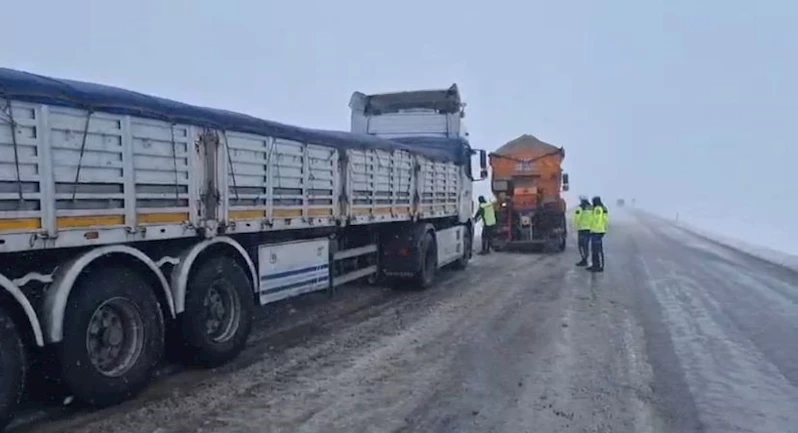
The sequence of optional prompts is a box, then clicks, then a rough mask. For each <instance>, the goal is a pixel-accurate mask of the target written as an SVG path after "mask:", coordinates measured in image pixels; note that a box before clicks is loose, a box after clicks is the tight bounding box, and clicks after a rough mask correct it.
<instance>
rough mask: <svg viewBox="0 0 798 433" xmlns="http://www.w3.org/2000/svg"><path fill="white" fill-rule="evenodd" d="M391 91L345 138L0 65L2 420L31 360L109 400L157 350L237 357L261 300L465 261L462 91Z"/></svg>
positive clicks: (355, 111)
mask: <svg viewBox="0 0 798 433" xmlns="http://www.w3.org/2000/svg"><path fill="white" fill-rule="evenodd" d="M441 94H445V95H446V97H447V101H448V102H447V105H446V107H447V109H446V110H432V111H430V110H429V109H427V107H429V106H434V105H435V104H437V101H436V100H435V98H437V97H438V96H439V95H441ZM402 95H404V96H405V98H404V100H403V103H402V104H399V105H400V106H401V107H400V108H396V107H393V108H390V109H386V110H383V111H381V110H374V109H372V108H373V107H374V106H375V104H376V101H378V100H382V99H385V98H378V97H372V98H370V97H367V96H365V95H363V94H362V93H359V92H356V93H355V95H353V99H352V100H353V101H356V100H361V102H363V104H361V105H362V106H357V105H356V104H355V105H352V107H353V108H352V127H351V128H350V129H351V130H350V131H346V132H344V131H325V130H317V129H310V128H303V127H297V126H291V125H286V124H282V123H277V122H272V121H268V120H263V119H259V118H256V117H253V116H249V115H245V114H239V113H234V112H231V111H226V110H220V109H213V108H204V107H198V106H193V105H189V104H184V103H180V102H177V101H173V100H168V99H164V98H159V97H154V96H149V95H145V94H142V93H137V92H133V91H129V90H124V89H120V88H116V87H110V86H105V85H101V84H95V83H87V82H79V81H73V80H66V79H58V78H52V77H45V76H40V75H36V74H32V73H28V72H23V71H18V70H12V69H0V108H2V110H0V329H2V331H1V332H0V424H5V423H6V422H8V421H9V419H10V418H11V416H12V415H13V413H14V410H15V409H16V408H17V406H18V404H19V402H20V399H21V397H22V395H23V390H24V387H25V384H26V381H27V378H29V377H30V376H38V375H43V374H44V372H43V371H39V369H38V368H36V369H31V367H30V366H31V365H32V364H31V362H30V361H31V359H33V358H39V357H44V356H45V355H46V356H47V357H48V358H49V357H50V356H52V357H53V359H55V363H54V367H53V370H54V371H53V372H54V373H55V374H56V376H57V377H59V380H60V383H61V384H62V385H63V386H64V387H65V388H66V390H67V391H68V392H69V393H70V395H72V396H74V397H75V398H77V399H79V400H81V401H83V402H85V403H88V404H90V405H93V406H97V407H103V406H109V405H114V404H117V403H119V402H121V401H123V400H126V399H128V398H130V397H131V396H133V395H135V394H136V393H137V392H139V391H140V390H142V389H143V388H144V387H146V385H147V383H148V382H149V380H150V378H151V376H152V374H153V370H154V368H155V367H156V366H157V365H158V364H159V363H160V362H161V360H162V358H163V354H164V349H165V347H167V346H168V347H175V346H178V347H180V348H181V352H184V357H185V360H186V361H187V362H192V363H196V364H200V365H203V366H217V365H221V364H223V363H225V362H228V361H229V360H231V359H233V358H234V357H235V356H237V355H238V354H239V353H240V351H241V350H242V349H243V347H244V345H245V343H246V341H247V337H248V335H249V333H250V330H251V327H252V324H253V311H254V309H255V308H256V307H257V306H262V305H265V304H269V303H273V302H277V301H280V300H284V299H286V298H291V297H294V296H298V295H302V294H305V293H309V292H314V291H322V290H328V291H331V292H332V290H333V288H335V287H337V286H340V285H342V284H345V283H348V282H351V281H354V280H359V279H365V278H371V279H376V278H377V277H379V278H383V279H388V280H391V282H393V283H395V285H399V286H403V287H406V288H417V289H423V288H428V287H430V286H431V285H433V284H434V282H435V278H436V274H437V273H438V271H439V269H441V268H443V267H445V266H451V267H456V268H464V267H465V266H466V265H467V263H468V261H469V259H470V258H471V247H470V245H471V242H472V233H473V230H472V229H473V221H472V206H473V205H472V200H471V191H472V185H471V183H472V182H473V181H475V180H480V179H484V178H485V176H486V173H487V171H486V170H487V169H486V167H485V160H486V157H485V152H484V151H481V150H479V151H477V150H473V149H472V148H471V147H470V145H469V143H468V141H467V139H466V138H465V137H463V136H460V135H457V136H455V135H452V134H450V131H451V130H452V128H455V129H458V130H459V129H460V128H461V122H460V119H462V117H463V116H464V104H462V103H461V102H460V97H459V92H458V91H457V89H456V86H455V87H454V89H453V91H452V89H447V90H443V91H421V92H403V93H402ZM387 99H388V100H390V99H391V98H387ZM369 101H371V102H369ZM453 101H457V102H453ZM450 102H451V103H450ZM364 108H365V109H364ZM418 110H420V111H418ZM408 112H416V115H418V114H419V113H423V116H420V117H418V116H417V117H418V119H422V120H423V121H424V122H427V123H424V122H422V123H423V124H422V123H419V122H417V121H413V120H412V119H411V118H412V117H413V116H412V115H411V116H408V115H405V113H408ZM398 119H402V121H397V120H398ZM375 125H383V126H384V127H376V128H375ZM424 131H426V133H422V134H417V133H416V132H424ZM403 132H404V133H403ZM474 154H479V155H480V158H479V160H480V161H481V164H482V165H481V167H480V170H479V171H480V173H479V176H481V177H479V176H474V175H473V174H472V170H471V157H472V155H474ZM34 370H36V371H34ZM0 430H2V428H0Z"/></svg>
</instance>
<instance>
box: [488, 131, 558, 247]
mask: <svg viewBox="0 0 798 433" xmlns="http://www.w3.org/2000/svg"><path fill="white" fill-rule="evenodd" d="M563 159H565V149H563V148H562V147H557V146H554V145H552V144H549V143H546V142H544V141H541V140H539V139H538V138H536V137H535V136H533V135H528V134H524V135H521V136H520V137H518V138H516V139H514V140H511V141H509V142H507V143H506V144H504V145H503V146H501V147H499V148H498V149H497V150H496V151H494V152H492V153H491V154H490V166H491V169H492V172H491V189H492V191H493V194H494V195H495V196H496V197H497V203H496V204H497V207H496V228H495V229H494V235H493V236H494V237H493V239H492V244H493V247H494V248H495V249H496V250H502V249H508V248H514V249H539V248H543V249H545V250H554V251H564V250H565V247H566V240H567V238H568V236H567V235H568V233H567V223H566V216H565V212H566V204H565V200H564V199H563V197H562V194H561V191H568V188H569V184H568V174H567V173H564V172H563V170H562V162H563Z"/></svg>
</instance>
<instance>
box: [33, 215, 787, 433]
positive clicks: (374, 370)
mask: <svg viewBox="0 0 798 433" xmlns="http://www.w3.org/2000/svg"><path fill="white" fill-rule="evenodd" d="M614 215H615V217H614V219H613V224H612V232H611V233H610V234H609V235H608V237H607V240H606V250H607V272H605V273H604V274H601V275H593V274H590V273H588V272H586V271H584V270H583V269H581V268H576V267H574V266H573V264H574V263H575V262H576V260H577V258H576V255H575V252H574V248H573V247H569V248H570V249H569V251H568V252H567V253H566V254H563V255H549V256H545V255H534V254H533V255H523V254H507V253H502V254H492V255H490V256H486V257H478V258H476V259H475V260H474V261H473V262H472V263H471V265H470V266H469V268H468V270H467V271H465V272H447V273H446V274H445V276H444V281H442V283H441V284H440V285H439V286H438V287H436V288H434V289H432V290H429V291H426V292H421V293H402V292H393V291H390V290H387V289H375V288H364V287H352V288H347V289H344V290H342V291H340V292H339V293H338V295H337V296H336V297H335V298H334V299H333V300H328V299H326V297H325V295H323V294H317V295H312V296H309V297H306V298H304V299H301V300H297V301H293V302H292V303H290V304H288V305H280V306H277V307H272V308H270V309H269V310H267V311H266V313H268V314H267V315H264V318H263V319H262V320H261V322H260V324H259V326H258V331H256V332H255V334H254V335H253V338H252V339H251V342H250V345H249V347H248V349H247V350H246V351H245V353H244V354H243V356H241V358H240V359H238V360H237V361H235V362H234V363H233V364H232V365H230V366H227V367H225V368H223V369H220V370H217V371H183V372H180V373H177V374H172V375H169V376H168V377H166V378H161V379H159V380H158V381H157V382H156V383H155V384H154V385H153V386H151V387H150V388H149V389H148V390H147V391H146V392H145V393H144V394H143V395H141V396H140V397H139V398H137V399H136V400H134V401H131V402H129V403H126V404H123V405H121V406H119V407H116V408H111V409H108V410H103V411H94V412H90V411H88V412H79V413H75V414H71V415H67V416H60V417H57V418H58V419H56V420H51V421H38V422H34V423H32V424H28V425H22V426H20V427H18V428H17V431H26V432H37V433H43V432H97V433H112V432H120V433H122V432H125V433H127V432H130V433H133V432H144V433H153V432H158V433H169V432H205V433H211V432H219V433H221V432H225V433H227V432H325V433H329V432H347V433H349V432H513V433H515V432H614V433H618V432H677V433H688V432H699V431H700V432H719V433H721V432H722V433H732V432H773V433H787V432H798V387H797V386H796V385H798V274H795V273H794V272H792V271H788V270H786V269H784V268H780V267H778V266H774V265H771V264H768V263H767V262H764V261H762V260H759V259H756V258H754V257H752V256H749V255H746V254H744V253H740V252H738V251H734V250H731V249H728V248H726V247H722V246H719V245H717V244H714V243H712V242H710V241H707V240H705V239H703V238H699V237H697V236H694V235H691V234H689V233H686V232H684V231H683V230H681V229H678V228H675V227H670V226H668V225H667V224H664V223H662V222H659V221H656V220H652V219H650V218H649V217H646V216H642V215H633V214H628V213H627V214H623V212H615V213H614Z"/></svg>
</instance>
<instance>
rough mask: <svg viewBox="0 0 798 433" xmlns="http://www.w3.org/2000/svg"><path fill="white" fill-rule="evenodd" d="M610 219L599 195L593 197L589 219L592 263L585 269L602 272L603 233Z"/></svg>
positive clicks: (605, 231)
mask: <svg viewBox="0 0 798 433" xmlns="http://www.w3.org/2000/svg"><path fill="white" fill-rule="evenodd" d="M609 225H610V219H609V216H608V215H607V207H606V206H604V203H602V202H601V197H599V196H596V197H593V213H592V221H590V249H591V250H593V251H592V253H593V254H592V260H591V261H592V263H591V264H590V267H589V268H587V270H589V271H591V272H604V235H605V234H607V228H608V227H609Z"/></svg>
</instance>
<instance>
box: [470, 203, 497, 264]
mask: <svg viewBox="0 0 798 433" xmlns="http://www.w3.org/2000/svg"><path fill="white" fill-rule="evenodd" d="M478 201H479V209H477V214H476V215H474V222H478V221H479V220H480V218H481V219H482V250H481V251H480V252H479V253H480V254H488V253H489V252H490V247H491V240H492V238H493V229H494V228H495V226H496V210H495V209H494V208H493V203H488V202H487V200H485V196H482V195H481V196H479V198H478Z"/></svg>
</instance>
